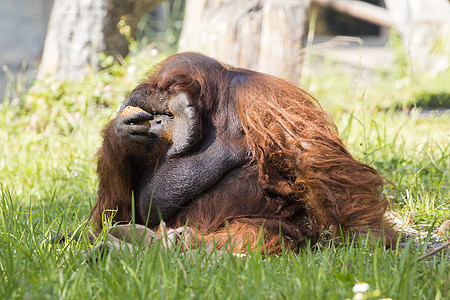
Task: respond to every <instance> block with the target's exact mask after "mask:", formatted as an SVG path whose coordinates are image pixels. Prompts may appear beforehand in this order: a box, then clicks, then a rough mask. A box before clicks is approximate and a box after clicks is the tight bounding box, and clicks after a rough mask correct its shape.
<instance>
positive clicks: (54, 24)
mask: <svg viewBox="0 0 450 300" xmlns="http://www.w3.org/2000/svg"><path fill="white" fill-rule="evenodd" d="M161 1H162V0H70V1H66V0H55V2H54V4H53V9H52V14H51V17H50V21H49V25H48V30H47V36H46V40H45V46H44V52H43V55H42V60H41V64H40V66H39V73H38V76H39V77H42V76H44V75H46V74H50V75H52V76H54V77H55V78H57V79H73V80H76V79H80V78H82V77H83V76H84V75H86V73H87V72H88V71H89V69H90V68H91V67H94V68H95V67H96V66H97V65H98V53H100V52H105V53H106V54H107V55H113V56H114V57H125V56H126V55H127V54H128V41H127V38H126V37H127V36H128V37H132V38H134V37H135V36H136V29H137V25H138V23H139V20H140V19H141V18H142V17H143V16H144V15H145V14H147V13H148V12H150V11H151V10H152V9H154V8H155V7H156V6H157V5H158V4H159V3H160V2H161ZM121 20H122V22H121V25H122V27H121V30H119V28H118V26H117V25H118V23H119V22H120V21H121ZM121 31H122V32H121Z"/></svg>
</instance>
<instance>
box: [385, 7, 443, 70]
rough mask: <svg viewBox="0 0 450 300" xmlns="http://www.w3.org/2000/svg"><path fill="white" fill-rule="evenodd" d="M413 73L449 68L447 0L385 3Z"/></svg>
mask: <svg viewBox="0 0 450 300" xmlns="http://www.w3.org/2000/svg"><path fill="white" fill-rule="evenodd" d="M385 2H386V6H387V8H388V9H389V10H390V12H391V15H392V18H393V22H394V27H395V29H397V30H398V32H399V33H400V36H401V38H402V41H403V44H404V45H405V49H406V52H407V54H408V56H409V58H410V59H411V62H412V66H413V67H414V69H415V70H416V71H421V72H429V73H431V74H436V73H439V72H443V71H445V70H447V69H448V68H449V67H450V40H449V38H448V37H449V36H450V17H449V16H450V3H449V2H448V1H447V0H432V1H430V0H385Z"/></svg>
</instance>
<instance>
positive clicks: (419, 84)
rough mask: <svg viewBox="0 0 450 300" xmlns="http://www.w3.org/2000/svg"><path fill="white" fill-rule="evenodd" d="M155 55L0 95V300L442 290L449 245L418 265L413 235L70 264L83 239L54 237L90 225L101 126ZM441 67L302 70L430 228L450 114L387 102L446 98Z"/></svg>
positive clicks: (413, 295) (391, 189) (402, 208)
mask: <svg viewBox="0 0 450 300" xmlns="http://www.w3.org/2000/svg"><path fill="white" fill-rule="evenodd" d="M162 58H163V56H162V55H156V56H153V55H151V54H150V53H149V51H147V50H146V49H145V48H144V49H143V50H142V51H140V52H139V53H136V54H134V55H132V56H130V57H128V58H126V59H125V60H123V61H122V62H121V63H120V64H119V63H117V62H112V61H111V62H109V63H108V64H107V65H109V67H108V68H107V69H105V70H104V71H102V72H100V73H97V74H93V75H92V76H90V77H88V78H86V80H84V81H83V82H79V83H74V82H62V83H56V82H52V81H51V80H50V79H46V80H44V81H42V82H38V83H36V84H35V85H34V86H33V88H32V89H31V90H29V91H28V92H27V93H20V92H16V93H15V94H14V99H13V100H12V101H11V102H9V103H6V102H5V103H3V104H0V109H1V112H2V113H1V114H0V298H1V299H14V298H20V299H22V298H38V299H40V298H64V299H80V298H88V299H89V298H98V299H110V298H111V299H115V298H117V299H123V298H218V297H220V298H222V297H226V298H233V299H234V298H236V299H265V298H276V299H282V298H300V299H312V298H326V299H346V298H352V297H353V296H355V295H356V294H357V293H360V292H359V291H357V290H358V289H357V288H355V291H357V292H355V293H354V292H353V290H352V289H353V288H354V287H355V284H356V283H358V282H365V283H367V284H368V285H369V287H368V290H367V291H366V292H362V296H361V297H365V298H373V299H379V298H383V297H386V298H387V297H390V298H393V299H430V298H436V299H439V298H448V297H450V285H449V282H450V280H449V279H450V278H449V273H448V269H449V267H450V266H449V262H450V257H449V255H450V254H449V253H448V252H447V254H444V253H442V254H440V255H438V256H434V257H431V258H428V259H426V260H424V261H419V260H418V259H417V258H418V256H420V255H422V254H423V253H424V251H425V250H426V248H425V247H416V246H415V244H414V243H411V242H408V243H407V245H406V247H405V248H399V249H391V250H386V249H384V247H382V246H380V245H373V244H370V243H368V242H367V241H365V240H359V241H355V243H350V244H346V245H339V244H337V243H330V244H320V245H316V246H315V247H307V248H305V249H303V250H302V251H300V253H298V254H287V255H283V256H280V257H272V258H268V257H264V256H261V255H259V254H251V255H249V256H248V257H245V258H238V257H234V256H230V255H228V254H226V255H224V256H221V257H219V258H214V259H211V258H208V257H209V256H208V253H207V252H206V250H205V249H201V250H200V251H199V252H198V253H194V255H193V256H192V257H188V256H183V255H179V253H178V252H177V251H161V250H160V248H159V247H157V246H155V247H152V248H149V249H144V250H142V251H141V252H140V253H139V254H137V255H131V254H130V253H129V252H127V251H122V252H120V253H113V254H105V255H104V256H103V257H102V258H99V259H98V260H94V261H91V262H90V263H84V262H83V261H82V260H81V257H82V253H83V251H85V250H87V249H90V248H91V246H90V245H89V243H87V242H86V241H80V242H78V243H76V242H69V243H66V244H63V245H53V244H51V243H50V242H49V241H50V239H51V238H52V237H53V236H55V235H57V234H58V233H61V232H62V233H66V232H69V231H85V230H87V229H86V228H89V227H85V224H86V220H87V218H88V215H89V211H90V208H91V206H92V204H93V203H94V201H95V197H96V186H97V179H96V175H95V152H96V149H98V147H99V146H100V142H101V136H100V130H101V129H102V128H103V126H104V125H105V124H106V122H108V121H109V120H110V119H111V118H113V117H114V116H115V113H116V112H117V109H118V107H119V105H120V104H121V103H122V102H123V101H124V100H125V97H126V95H127V94H128V93H129V92H130V90H131V89H132V88H133V87H134V86H135V85H136V83H137V82H139V81H140V80H142V79H143V78H144V74H145V72H146V71H147V70H148V69H149V66H151V65H153V64H154V63H156V62H158V61H160V60H161V59H162ZM105 59H106V58H105ZM441 76H443V77H435V78H417V77H416V78H414V80H413V79H412V78H411V77H409V76H408V75H407V74H406V75H405V74H400V73H393V74H383V73H380V74H378V75H377V77H376V80H373V78H365V77H363V76H362V75H358V76H356V77H351V76H350V75H348V74H347V73H343V72H342V73H341V70H339V69H338V68H336V67H332V68H331V67H325V68H323V69H322V70H321V73H320V74H319V75H315V76H314V77H312V78H306V79H305V82H308V83H309V84H308V85H307V86H305V88H306V89H307V90H309V91H311V92H312V94H314V95H315V96H316V97H317V98H318V99H320V101H321V103H322V106H323V107H324V109H325V110H327V111H329V112H331V113H332V115H333V118H334V120H335V121H336V123H337V125H338V127H339V129H340V132H341V136H342V138H343V140H344V141H345V143H346V144H347V145H348V147H349V149H350V151H351V152H352V153H353V154H354V156H355V157H356V158H358V159H361V160H363V161H365V162H367V163H369V164H372V165H374V166H375V168H377V169H378V170H379V171H380V172H382V174H383V175H384V176H385V177H386V178H387V180H388V182H387V185H386V189H385V193H386V194H387V195H388V197H389V198H390V199H391V200H392V208H393V209H394V210H396V211H397V212H398V213H399V214H400V215H402V216H404V217H406V216H409V215H411V214H413V216H414V218H413V221H414V226H415V227H416V228H417V229H424V230H429V231H431V230H434V229H435V227H436V225H439V224H441V223H442V222H443V221H444V220H446V219H450V182H449V170H450V159H449V156H450V147H449V140H450V135H449V133H450V122H449V121H450V120H449V119H450V115H449V114H448V113H440V114H433V113H427V114H424V113H421V112H420V111H418V110H412V111H410V110H407V109H405V110H396V109H393V108H392V107H394V106H395V105H399V107H402V108H403V107H405V108H407V105H406V104H407V103H410V102H411V101H412V99H417V97H418V95H421V93H422V91H423V92H424V93H430V94H431V93H434V92H435V91H442V92H444V93H446V94H448V93H449V90H448V89H449V87H448V84H447V83H448V81H447V79H446V78H447V77H446V76H448V74H442V75H441ZM405 78H406V80H405ZM368 81H370V83H371V84H368ZM398 81H401V82H402V83H404V84H402V85H401V86H400V84H396V82H398ZM419 91H420V92H419ZM416 102H417V103H418V102H419V101H418V100H416ZM363 286H366V285H363ZM358 297H360V295H358Z"/></svg>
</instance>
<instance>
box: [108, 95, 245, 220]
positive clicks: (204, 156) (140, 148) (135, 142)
mask: <svg viewBox="0 0 450 300" xmlns="http://www.w3.org/2000/svg"><path fill="white" fill-rule="evenodd" d="M129 105H132V106H137V107H140V108H142V109H143V110H145V111H146V112H138V113H132V114H129V115H127V116H124V117H121V118H117V119H116V121H115V123H114V124H113V125H112V126H114V134H115V136H116V138H117V141H118V143H123V144H128V145H129V146H128V147H127V148H129V149H130V151H129V155H130V158H131V160H132V161H135V162H137V163H138V164H140V166H144V167H143V168H142V171H140V173H139V174H137V175H136V184H135V186H134V189H133V191H134V199H135V209H136V222H137V223H140V224H147V225H148V226H150V227H153V226H156V225H158V224H159V222H160V220H161V217H162V218H163V219H164V220H168V219H170V218H171V217H172V216H173V215H174V214H175V213H176V212H177V211H179V210H180V209H181V208H182V207H183V206H184V205H186V204H187V203H188V202H190V201H194V200H195V199H196V197H197V196H198V195H201V194H203V193H204V192H205V191H206V190H208V189H209V188H210V187H212V186H213V185H214V184H216V183H217V182H218V181H220V179H221V178H222V177H224V176H225V175H226V174H227V173H228V172H230V171H231V170H233V169H236V168H239V167H241V166H243V165H245V164H246V163H248V162H249V160H250V157H249V156H248V155H249V151H248V145H247V142H246V138H245V134H244V132H243V129H242V125H241V123H240V120H239V117H238V116H237V114H236V113H234V115H232V116H231V117H229V121H228V122H227V125H226V128H225V130H221V131H220V132H218V131H217V130H216V129H215V127H213V126H211V127H210V128H203V130H201V129H200V125H199V120H198V114H197V111H196V109H195V107H194V106H193V105H192V101H191V99H190V96H188V95H186V94H183V93H181V94H178V95H170V94H168V93H153V94H150V93H148V92H145V91H137V92H135V93H133V94H132V95H131V96H130V97H129V99H127V101H126V102H125V103H124V104H123V105H122V107H121V109H120V111H119V116H120V114H121V112H122V110H123V109H124V108H125V107H126V106H129ZM231 111H236V109H235V108H234V109H231ZM147 120H150V121H151V128H150V129H148V127H147V126H145V125H136V124H137V123H140V122H143V121H147ZM156 157H157V158H156ZM155 158H156V159H155Z"/></svg>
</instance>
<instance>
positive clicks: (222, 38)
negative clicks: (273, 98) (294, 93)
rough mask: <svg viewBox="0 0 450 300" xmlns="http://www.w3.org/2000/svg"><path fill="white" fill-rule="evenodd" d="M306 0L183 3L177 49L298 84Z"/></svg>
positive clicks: (223, 0) (202, 0)
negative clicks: (197, 53)
mask: <svg viewBox="0 0 450 300" xmlns="http://www.w3.org/2000/svg"><path fill="white" fill-rule="evenodd" d="M309 4H310V0H295V1H292V0H291V1H286V0H265V1H261V0H247V1H239V0H187V1H186V11H185V17H184V23H183V29H182V32H181V37H180V41H179V44H178V50H179V51H196V52H202V53H204V54H206V55H209V56H212V57H214V58H217V59H219V60H221V61H223V62H225V63H229V64H232V65H235V66H240V67H245V68H249V69H253V70H257V71H261V72H265V73H269V74H272V75H275V76H279V77H283V78H285V79H289V80H291V81H293V82H294V83H298V81H299V80H300V72H301V68H300V65H301V56H300V55H301V48H302V37H303V34H304V24H305V20H306V9H307V8H308V6H309Z"/></svg>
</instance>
